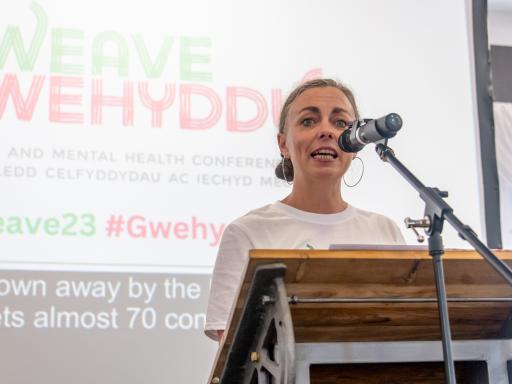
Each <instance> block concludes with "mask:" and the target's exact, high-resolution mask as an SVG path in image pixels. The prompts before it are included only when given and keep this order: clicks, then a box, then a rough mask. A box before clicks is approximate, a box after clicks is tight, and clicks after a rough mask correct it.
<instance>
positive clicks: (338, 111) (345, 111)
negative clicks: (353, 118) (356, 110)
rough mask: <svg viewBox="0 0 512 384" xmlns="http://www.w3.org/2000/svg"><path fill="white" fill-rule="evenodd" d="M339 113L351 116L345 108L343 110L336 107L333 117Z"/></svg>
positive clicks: (332, 112) (332, 113) (333, 110)
mask: <svg viewBox="0 0 512 384" xmlns="http://www.w3.org/2000/svg"><path fill="white" fill-rule="evenodd" d="M337 113H346V114H349V115H350V112H349V111H348V110H346V109H345V108H341V107H334V108H333V109H332V111H331V115H335V114H337Z"/></svg>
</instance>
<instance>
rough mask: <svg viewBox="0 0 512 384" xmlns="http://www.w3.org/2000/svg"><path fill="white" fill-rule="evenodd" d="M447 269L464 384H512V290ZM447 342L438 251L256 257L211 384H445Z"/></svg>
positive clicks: (465, 268)
mask: <svg viewBox="0 0 512 384" xmlns="http://www.w3.org/2000/svg"><path fill="white" fill-rule="evenodd" d="M496 255H497V256H498V257H500V258H501V259H502V260H504V261H505V262H506V263H507V264H508V265H512V252H510V251H498V252H496ZM443 261H444V270H445V281H446V289H447V296H448V300H449V302H448V305H449V314H450V322H451V331H452V338H453V355H454V360H455V367H456V371H457V382H458V384H461V383H491V384H497V383H500V384H502V383H503V384H508V383H512V368H511V367H512V363H511V362H512V287H510V286H509V285H508V284H507V283H506V282H505V281H504V280H503V279H502V277H501V276H499V275H498V273H497V272H495V271H494V270H493V269H492V268H491V267H490V266H489V265H488V264H487V262H486V261H485V260H483V259H482V258H481V257H480V255H478V254H477V253H475V252H473V251H461V250H451V251H450V250H449V251H447V252H446V254H445V256H444V257H443ZM440 338H441V334H440V329H439V315H438V310H437V301H436V290H435V281H434V272H433V267H432V259H431V257H430V256H429V255H428V252H427V251H426V250H404V249H401V250H400V249H396V250H349V251H311V250H253V251H250V257H249V261H248V264H247V268H246V271H245V274H244V278H243V283H242V284H241V286H240V289H239V292H238V297H237V300H236V305H235V306H234V307H233V309H232V312H231V316H230V321H229V327H228V329H227V330H226V334H225V337H224V340H223V342H222V344H221V346H220V348H219V351H218V353H217V356H216V359H215V363H214V367H213V370H212V373H211V375H210V379H209V382H210V383H212V384H217V383H223V384H235V383H240V384H242V383H247V384H262V383H265V384H267V383H268V384H270V383H278V384H291V383H297V384H308V383H312V384H313V383H326V384H327V383H328V384H335V383H336V384H339V383H388V384H389V383H422V384H426V383H444V365H443V353H442V347H441V342H440Z"/></svg>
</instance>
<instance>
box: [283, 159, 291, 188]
mask: <svg viewBox="0 0 512 384" xmlns="http://www.w3.org/2000/svg"><path fill="white" fill-rule="evenodd" d="M285 160H286V157H284V156H283V158H282V160H281V169H282V170H283V177H284V181H286V183H287V184H288V185H292V184H293V181H288V179H287V178H286V171H285V167H284V161H285Z"/></svg>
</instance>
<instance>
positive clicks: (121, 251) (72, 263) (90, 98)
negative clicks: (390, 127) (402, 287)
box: [0, 0, 481, 383]
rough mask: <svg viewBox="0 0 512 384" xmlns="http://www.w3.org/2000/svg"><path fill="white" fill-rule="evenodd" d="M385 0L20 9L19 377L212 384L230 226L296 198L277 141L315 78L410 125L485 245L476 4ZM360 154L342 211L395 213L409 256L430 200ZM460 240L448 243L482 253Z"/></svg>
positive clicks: (406, 153) (14, 290)
mask: <svg viewBox="0 0 512 384" xmlns="http://www.w3.org/2000/svg"><path fill="white" fill-rule="evenodd" d="M385 3H386V4H384V3H383V2H379V1H370V0H364V1H361V0H357V1H356V0H346V1H330V0H329V1H328V0H325V1H318V2H315V3H312V2H309V1H279V2H271V1H260V2H249V1H237V2H229V1H215V2H210V1H203V0H192V1H186V2H165V1H156V0H150V1H144V2H129V3H123V4H121V3H116V2H106V1H103V2H101V1H88V2H79V1H67V2H56V1H43V0H41V1H37V2H31V1H17V2H12V4H9V5H8V6H5V7H4V8H5V9H4V10H3V12H2V13H1V14H0V190H1V193H2V199H1V200H0V268H1V270H0V335H1V337H2V346H3V348H2V349H1V352H0V361H2V362H4V363H5V362H7V364H5V368H4V367H3V366H2V367H3V368H2V371H3V372H5V375H8V376H6V377H10V378H11V379H12V380H11V381H12V382H36V381H37V382H52V383H68V382H73V383H90V382H116V383H117V382H119V383H120V382H123V383H140V382H144V383H163V382H181V383H196V382H204V381H205V380H206V377H207V376H208V371H209V364H210V363H211V361H212V358H213V354H214V352H215V349H216V344H215V343H213V342H211V341H210V340H208V339H206V337H205V336H204V335H203V334H202V329H203V326H204V317H205V315H204V314H205V310H206V302H207V299H208V289H209V279H210V273H211V270H212V267H213V264H214V262H215V256H216V251H217V247H218V245H219V241H220V238H221V236H222V232H223V230H224V228H225V226H226V225H227V224H228V223H229V222H230V221H231V220H233V219H234V218H236V217H238V216H240V215H242V214H244V213H245V212H247V211H249V210H251V209H254V208H257V207H260V206H262V205H264V204H268V203H270V202H273V201H275V200H278V199H281V198H283V197H284V196H286V194H287V193H288V192H289V190H290V187H289V186H288V185H287V184H286V183H284V182H281V181H279V180H277V179H276V178H275V176H274V167H275V165H276V164H277V163H278V162H279V160H280V157H279V151H278V147H277V144H276V130H277V128H276V127H277V121H278V118H279V112H280V107H281V105H282V103H283V101H284V98H285V97H286V96H287V93H288V92H289V91H290V90H291V89H292V88H293V87H294V86H295V85H297V84H298V83H300V82H301V81H304V80H307V79H311V78H315V77H320V76H325V77H335V78H338V79H339V80H341V81H343V82H345V83H346V84H347V85H348V86H349V87H351V88H352V89H353V90H354V93H355V95H356V99H357V100H358V102H359V107H360V110H361V112H362V114H363V116H364V117H369V118H371V117H380V116H383V115H385V114H387V113H390V112H396V113H399V114H400V115H401V116H402V118H403V120H404V127H403V129H402V131H401V132H400V134H399V135H398V136H397V137H396V138H395V139H393V142H392V143H390V144H391V146H392V147H393V148H394V149H395V152H396V154H397V156H398V157H399V158H400V159H401V160H402V161H403V162H404V163H405V164H407V165H408V166H409V167H410V168H411V169H412V170H413V171H414V172H415V173H416V174H417V175H418V176H419V177H420V178H422V179H423V180H424V181H425V182H426V183H427V184H431V185H433V186H437V187H439V188H441V189H445V190H448V191H449V192H450V199H449V201H450V203H451V204H452V205H453V206H454V208H455V209H456V213H457V214H458V215H459V216H460V217H461V218H462V219H464V221H465V222H467V223H468V224H469V225H471V227H472V228H474V229H475V230H476V231H477V232H478V233H481V231H480V228H481V226H480V196H479V189H478V177H479V176H478V169H479V162H478V159H477V152H476V148H477V142H476V135H475V132H476V125H475V124H476V123H475V120H474V108H473V95H472V86H471V84H472V80H471V79H472V77H471V76H472V74H471V66H470V62H471V60H472V57H471V52H470V51H469V46H470V45H469V40H468V31H467V22H466V17H467V16H466V10H465V2H464V1H462V0H461V1H450V2H444V1H428V2H426V1H410V0H392V1H386V2H385ZM433 20H435V23H434V22H433ZM363 21H364V22H363ZM360 156H361V157H362V159H363V161H364V162H365V170H366V171H365V174H364V177H363V180H362V182H361V183H360V184H359V185H358V186H357V187H355V188H352V189H349V188H344V189H343V191H342V193H343V196H344V198H345V199H346V200H347V201H349V202H350V203H351V204H353V205H354V206H357V207H360V208H364V209H367V210H373V211H377V212H380V213H383V214H385V215H388V216H390V217H392V218H393V219H394V220H395V221H396V222H397V223H399V224H400V226H401V228H402V230H403V232H404V235H405V237H406V239H407V241H408V242H409V243H411V244H414V243H415V236H414V235H413V233H412V232H411V233H409V232H407V231H406V230H405V228H404V227H403V226H402V224H401V223H402V222H403V219H404V218H405V217H406V216H412V217H414V218H420V217H422V216H423V208H424V207H423V204H422V202H421V201H420V200H419V198H418V197H417V194H416V192H415V191H414V190H412V188H410V187H409V186H408V185H407V184H406V183H405V181H403V180H402V179H401V177H400V176H399V175H398V174H396V173H395V171H394V170H393V169H392V168H391V167H390V166H388V165H386V164H384V163H382V162H381V161H380V160H379V159H378V157H377V155H376V154H375V153H374V151H373V148H371V146H368V147H367V148H366V149H365V150H364V151H363V152H362V153H361V154H360ZM356 171H357V170H354V172H355V174H353V175H351V174H349V175H348V177H349V178H350V177H353V178H354V179H357V178H358V176H359V174H358V173H357V172H356ZM445 232H446V233H445V243H446V245H447V246H450V247H467V245H465V244H464V243H463V242H462V240H460V239H459V238H458V237H457V235H456V234H455V233H453V232H452V231H450V230H449V229H448V228H447V229H446V231H445ZM333 243H336V239H333ZM23 340H30V348H28V347H27V343H26V342H23ZM100 345H101V347H99V346H100ZM41 355H44V356H47V357H48V359H47V360H44V361H43V360H41V359H40V358H39V356H41ZM105 361H108V364H107V366H105ZM27 364H28V365H29V366H30V367H31V368H30V369H26V368H25V367H26V366H27ZM91 367H104V368H101V369H97V368H95V369H92V368H91ZM3 375H4V373H3ZM35 378H37V379H35ZM34 380H35V381H34Z"/></svg>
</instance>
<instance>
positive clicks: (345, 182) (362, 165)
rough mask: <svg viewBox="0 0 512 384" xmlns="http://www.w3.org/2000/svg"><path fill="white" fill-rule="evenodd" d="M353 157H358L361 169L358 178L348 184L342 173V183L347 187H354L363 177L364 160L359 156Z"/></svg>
mask: <svg viewBox="0 0 512 384" xmlns="http://www.w3.org/2000/svg"><path fill="white" fill-rule="evenodd" d="M355 159H358V160H359V161H360V162H361V167H362V170H361V176H359V179H357V181H356V182H355V183H354V184H348V183H347V181H346V180H345V175H343V183H344V184H345V185H346V186H347V187H349V188H353V187H355V186H356V185H357V184H359V183H360V182H361V180H362V179H363V175H364V161H363V159H361V158H360V157H359V156H356V157H355V158H354V160H355Z"/></svg>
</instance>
